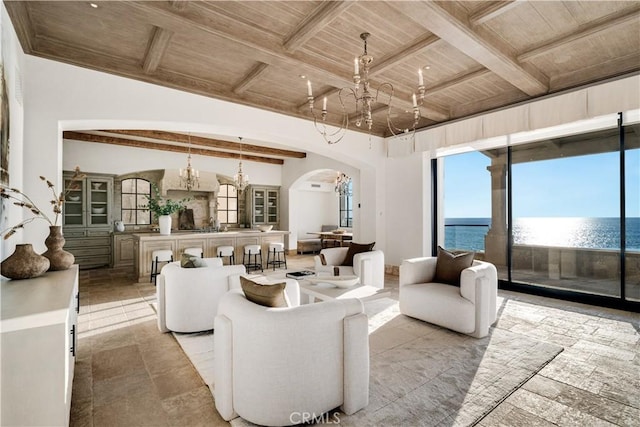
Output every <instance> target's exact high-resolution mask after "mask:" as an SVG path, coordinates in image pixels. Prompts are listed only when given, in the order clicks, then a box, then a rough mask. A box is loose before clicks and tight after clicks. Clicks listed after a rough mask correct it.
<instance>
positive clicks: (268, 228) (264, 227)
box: [258, 225, 273, 233]
mask: <svg viewBox="0 0 640 427" xmlns="http://www.w3.org/2000/svg"><path fill="white" fill-rule="evenodd" d="M272 228H273V225H259V226H258V230H260V231H262V232H263V233H266V232H267V231H271V229H272Z"/></svg>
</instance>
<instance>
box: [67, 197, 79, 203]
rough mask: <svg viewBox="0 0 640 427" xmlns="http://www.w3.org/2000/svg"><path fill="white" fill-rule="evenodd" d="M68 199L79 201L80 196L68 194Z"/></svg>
mask: <svg viewBox="0 0 640 427" xmlns="http://www.w3.org/2000/svg"><path fill="white" fill-rule="evenodd" d="M67 200H69V201H71V202H77V201H78V200H80V196H68V197H67Z"/></svg>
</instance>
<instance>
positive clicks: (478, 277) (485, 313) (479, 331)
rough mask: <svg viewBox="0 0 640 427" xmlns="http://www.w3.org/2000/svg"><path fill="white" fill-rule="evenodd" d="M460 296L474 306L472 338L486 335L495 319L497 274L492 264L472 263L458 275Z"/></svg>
mask: <svg viewBox="0 0 640 427" xmlns="http://www.w3.org/2000/svg"><path fill="white" fill-rule="evenodd" d="M460 295H462V297H463V298H465V299H467V300H469V301H471V302H472V303H473V304H475V306H476V319H475V323H476V328H475V331H474V333H473V334H471V335H472V336H476V337H483V336H485V335H487V333H488V331H489V326H491V325H492V324H493V323H494V322H495V321H496V318H497V307H496V300H497V297H498V272H497V270H496V267H495V266H494V265H493V264H490V263H488V262H482V261H474V262H473V265H472V266H471V267H469V268H465V269H464V270H462V273H461V274H460Z"/></svg>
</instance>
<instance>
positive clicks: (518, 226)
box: [434, 125, 640, 302]
mask: <svg viewBox="0 0 640 427" xmlns="http://www.w3.org/2000/svg"><path fill="white" fill-rule="evenodd" d="M639 135H640V125H633V126H626V127H624V126H622V127H619V128H618V127H612V128H610V129H605V130H600V131H595V132H590V133H585V134H580V135H571V136H566V137H560V138H553V139H548V140H540V141H536V142H531V143H526V144H520V145H514V146H512V147H510V148H508V149H506V148H505V149H493V150H486V151H481V152H473V153H466V154H459V155H452V156H447V157H445V158H444V159H442V161H439V162H438V163H437V168H440V167H442V168H443V171H442V173H441V174H440V175H439V176H441V177H442V179H443V182H442V183H441V185H439V186H438V188H440V189H441V190H440V191H442V192H443V194H442V195H439V197H438V201H439V206H438V209H439V210H440V216H439V218H441V220H440V222H439V223H438V227H437V233H438V234H437V235H438V236H439V240H440V241H444V244H445V247H447V248H448V249H452V250H473V251H476V257H477V258H480V259H485V260H487V261H490V262H492V263H493V264H495V265H496V267H497V268H498V274H499V278H500V279H502V280H504V281H505V282H507V283H510V284H512V285H515V286H520V287H527V288H529V289H533V288H535V289H538V290H540V289H547V290H549V289H550V290H553V292H554V293H555V294H557V293H558V291H562V292H563V293H566V292H569V293H571V294H572V295H573V296H574V297H575V296H578V295H581V298H582V299H585V296H587V295H588V297H589V301H593V300H594V297H597V298H600V300H603V301H604V299H603V298H606V299H609V300H611V299H614V298H615V299H618V300H620V301H623V302H626V301H633V302H637V301H640V136H639ZM623 142H624V145H623ZM623 146H624V151H621V149H620V148H621V147H623ZM434 164H436V163H434ZM436 170H437V169H436ZM442 219H443V220H442ZM441 233H444V239H442V234H441Z"/></svg>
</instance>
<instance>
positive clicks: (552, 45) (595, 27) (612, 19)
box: [517, 5, 640, 62]
mask: <svg viewBox="0 0 640 427" xmlns="http://www.w3.org/2000/svg"><path fill="white" fill-rule="evenodd" d="M639 11H640V5H636V6H634V7H631V8H630V9H625V10H622V11H620V12H618V13H616V14H614V15H609V16H605V17H603V18H601V19H598V20H596V21H592V22H591V23H590V24H589V25H588V26H586V27H584V28H583V29H582V30H580V31H577V32H576V31H574V32H571V33H570V34H568V35H563V36H560V37H557V38H555V39H553V40H550V41H547V42H546V43H544V44H542V45H540V46H537V47H535V48H533V49H530V50H528V51H527V52H523V53H521V54H520V55H518V57H517V60H518V61H519V62H524V61H530V60H532V59H534V58H537V57H539V56H541V55H545V54H547V53H549V52H551V51H553V50H555V49H558V48H561V47H565V46H566V45H567V44H569V43H572V42H574V41H576V40H584V39H585V38H587V37H591V36H594V35H596V34H598V33H601V32H603V31H607V30H611V29H613V28H616V27H618V26H621V25H625V24H627V23H632V22H637V21H638V19H640V16H639V15H638V13H639Z"/></svg>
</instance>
